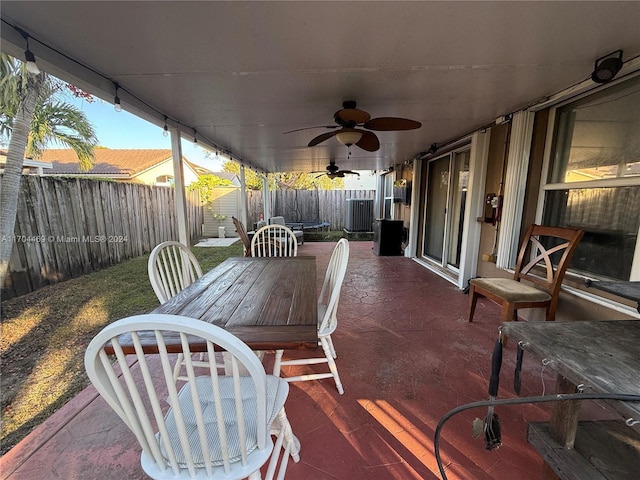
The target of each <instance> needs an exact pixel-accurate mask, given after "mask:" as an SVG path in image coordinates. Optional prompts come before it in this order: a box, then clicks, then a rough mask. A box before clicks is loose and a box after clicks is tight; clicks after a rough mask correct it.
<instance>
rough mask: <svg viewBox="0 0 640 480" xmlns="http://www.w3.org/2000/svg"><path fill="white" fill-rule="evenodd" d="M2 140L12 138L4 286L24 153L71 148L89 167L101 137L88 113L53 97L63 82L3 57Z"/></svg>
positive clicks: (2, 186)
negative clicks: (49, 146) (57, 146)
mask: <svg viewBox="0 0 640 480" xmlns="http://www.w3.org/2000/svg"><path fill="white" fill-rule="evenodd" d="M0 75H1V77H0V136H2V137H3V138H4V139H8V140H9V142H8V149H7V159H6V163H5V168H4V174H3V175H2V179H1V181H0V205H2V209H0V287H2V286H3V285H4V281H5V277H6V275H7V271H8V268H9V257H10V255H11V249H12V248H13V241H12V239H13V231H14V227H15V219H16V212H17V205H18V194H19V192H20V178H21V175H22V165H23V162H24V157H25V155H26V156H27V157H30V158H39V156H40V155H41V152H42V150H43V149H44V148H45V146H46V145H47V144H48V143H58V144H62V145H65V146H68V147H70V148H72V149H73V150H74V151H75V152H76V154H77V155H78V161H79V162H80V166H81V168H83V169H89V168H91V165H92V161H93V148H94V147H95V145H96V144H97V138H96V135H95V131H94V129H93V126H92V125H91V123H90V122H89V120H88V119H87V118H86V116H85V115H84V113H83V112H82V111H80V110H78V109H77V108H75V107H73V106H72V105H69V104H65V103H63V102H60V101H58V100H57V99H56V98H55V94H56V93H57V92H58V91H59V90H60V88H61V85H62V84H61V83H60V81H58V80H56V79H54V78H52V77H50V76H48V75H47V74H46V73H40V74H37V75H34V74H30V73H28V72H27V70H26V68H25V66H24V65H23V64H22V62H19V61H17V60H16V59H14V58H11V57H9V56H8V55H5V54H2V56H1V57H0Z"/></svg>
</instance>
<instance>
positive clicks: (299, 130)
mask: <svg viewBox="0 0 640 480" xmlns="http://www.w3.org/2000/svg"><path fill="white" fill-rule="evenodd" d="M339 127H340V125H318V126H316V127H304V128H296V129H295V130H289V131H288V132H282V134H283V135H284V134H287V133H293V132H301V131H303V130H312V129H314V128H339Z"/></svg>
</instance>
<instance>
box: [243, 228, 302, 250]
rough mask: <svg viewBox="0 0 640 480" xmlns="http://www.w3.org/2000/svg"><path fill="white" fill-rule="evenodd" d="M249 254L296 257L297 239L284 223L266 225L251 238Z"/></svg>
mask: <svg viewBox="0 0 640 480" xmlns="http://www.w3.org/2000/svg"><path fill="white" fill-rule="evenodd" d="M251 254H252V255H253V256H254V257H296V256H297V255H298V240H297V239H296V236H295V235H294V233H293V231H292V230H291V229H290V228H289V227H287V226H285V225H266V226H264V227H262V228H261V229H259V230H258V231H257V232H256V233H255V235H254V236H253V238H252V239H251Z"/></svg>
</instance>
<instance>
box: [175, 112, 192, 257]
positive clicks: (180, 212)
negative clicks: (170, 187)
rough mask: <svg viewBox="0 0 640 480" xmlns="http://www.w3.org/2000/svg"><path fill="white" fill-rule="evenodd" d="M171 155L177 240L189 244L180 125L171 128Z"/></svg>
mask: <svg viewBox="0 0 640 480" xmlns="http://www.w3.org/2000/svg"><path fill="white" fill-rule="evenodd" d="M170 130H171V155H172V156H173V178H174V181H175V183H174V189H175V197H176V222H177V223H178V241H179V242H180V243H182V244H184V245H187V246H190V245H191V242H190V240H189V222H188V219H187V199H186V195H185V190H184V170H183V163H182V143H181V140H180V127H179V126H177V125H176V127H175V128H171V129H170Z"/></svg>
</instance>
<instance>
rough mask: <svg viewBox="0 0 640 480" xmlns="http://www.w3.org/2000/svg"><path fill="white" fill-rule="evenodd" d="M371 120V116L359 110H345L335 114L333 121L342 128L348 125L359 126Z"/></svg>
mask: <svg viewBox="0 0 640 480" xmlns="http://www.w3.org/2000/svg"><path fill="white" fill-rule="evenodd" d="M370 118H371V115H369V114H368V113H367V112H365V111H364V110H360V109H358V108H343V109H342V110H338V111H337V112H336V113H334V114H333V119H334V120H335V121H336V123H338V124H339V125H342V126H344V125H347V124H353V125H358V124H360V123H364V122H366V121H368V120H369V119H370Z"/></svg>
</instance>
